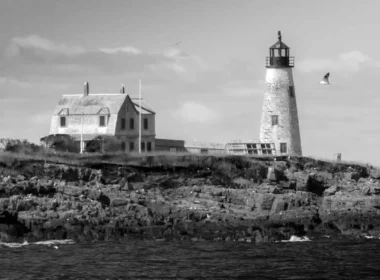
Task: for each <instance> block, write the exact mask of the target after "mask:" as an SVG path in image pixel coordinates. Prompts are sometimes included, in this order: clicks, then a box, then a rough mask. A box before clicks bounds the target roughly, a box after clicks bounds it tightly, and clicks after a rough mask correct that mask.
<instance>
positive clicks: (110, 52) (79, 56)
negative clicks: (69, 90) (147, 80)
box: [1, 35, 187, 76]
mask: <svg viewBox="0 0 380 280" xmlns="http://www.w3.org/2000/svg"><path fill="white" fill-rule="evenodd" d="M180 60H186V61H187V59H186V55H185V54H184V53H181V52H177V53H172V54H171V55H167V54H165V53H149V52H143V51H141V50H140V49H138V48H136V47H134V46H124V47H113V48H108V47H102V48H84V47H82V46H78V45H70V44H65V43H60V42H54V41H51V40H49V39H46V38H42V37H40V36H37V35H30V36H26V37H15V38H13V39H12V40H11V41H10V42H9V44H8V46H7V48H6V50H5V53H4V56H3V61H1V63H2V68H5V69H6V70H7V71H8V73H10V74H18V75H20V74H24V75H34V76H54V75H55V76H64V75H65V74H66V75H67V76H70V75H71V74H72V73H71V72H70V69H72V68H74V69H75V70H76V72H82V73H83V75H86V76H91V75H95V76H99V75H110V74H112V75H115V74H124V73H150V72H151V71H152V69H153V70H154V69H156V68H157V67H158V66H160V65H164V66H167V65H170V67H167V68H168V69H169V70H171V71H172V72H184V71H183V69H184V68H185V66H184V65H182V63H181V61H180ZM154 66H155V67H156V68H154ZM65 69H67V72H66V73H65Z"/></svg>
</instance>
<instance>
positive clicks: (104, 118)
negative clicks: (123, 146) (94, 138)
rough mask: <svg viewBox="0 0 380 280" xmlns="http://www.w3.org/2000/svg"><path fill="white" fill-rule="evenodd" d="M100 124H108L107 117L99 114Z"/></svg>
mask: <svg viewBox="0 0 380 280" xmlns="http://www.w3.org/2000/svg"><path fill="white" fill-rule="evenodd" d="M99 126H106V117H105V116H99Z"/></svg>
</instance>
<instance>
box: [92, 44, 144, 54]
mask: <svg viewBox="0 0 380 280" xmlns="http://www.w3.org/2000/svg"><path fill="white" fill-rule="evenodd" d="M99 50H100V51H102V52H105V53H108V54H115V53H131V54H141V53H142V52H141V51H140V50H139V49H137V48H135V47H130V46H129V47H119V48H99Z"/></svg>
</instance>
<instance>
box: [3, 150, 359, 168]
mask: <svg viewBox="0 0 380 280" xmlns="http://www.w3.org/2000/svg"><path fill="white" fill-rule="evenodd" d="M274 158H277V159H278V160H280V161H281V160H286V158H287V157H278V156H271V155H267V156H255V157H253V156H237V155H228V154H190V153H170V152H152V153H142V154H138V153H131V154H125V153H120V152H118V153H104V154H102V153H91V154H77V153H67V152H59V153H53V152H49V151H43V152H39V153H35V154H32V153H28V154H25V153H16V152H0V166H6V167H11V168H14V167H18V166H25V165H26V164H29V163H31V162H45V163H54V164H65V165H71V166H88V167H93V168H99V167H98V166H99V165H102V164H111V165H128V166H136V167H164V168H172V167H184V168H186V167H194V168H212V169H214V170H220V171H222V172H227V173H229V172H230V171H231V170H235V169H239V170H243V169H244V168H252V167H255V168H259V169H262V168H263V167H266V166H268V165H270V162H273V160H274ZM295 158H296V161H298V162H300V163H302V164H301V165H303V164H305V163H307V162H310V163H312V165H315V166H320V167H322V169H324V168H328V167H327V166H330V167H331V164H332V165H333V166H335V167H337V168H338V169H340V168H341V167H342V166H349V165H352V166H353V165H356V166H361V167H365V164H364V163H360V162H353V161H340V162H338V161H336V160H331V159H323V158H318V157H314V156H313V157H295ZM313 162H314V163H313ZM94 166H96V167H94ZM338 166H341V167H338ZM335 167H334V168H335Z"/></svg>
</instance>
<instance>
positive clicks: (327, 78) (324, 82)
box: [319, 73, 331, 85]
mask: <svg viewBox="0 0 380 280" xmlns="http://www.w3.org/2000/svg"><path fill="white" fill-rule="evenodd" d="M319 83H320V84H321V85H331V83H330V73H327V74H326V75H325V76H324V77H323V79H322V80H321V81H320V82H319Z"/></svg>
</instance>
